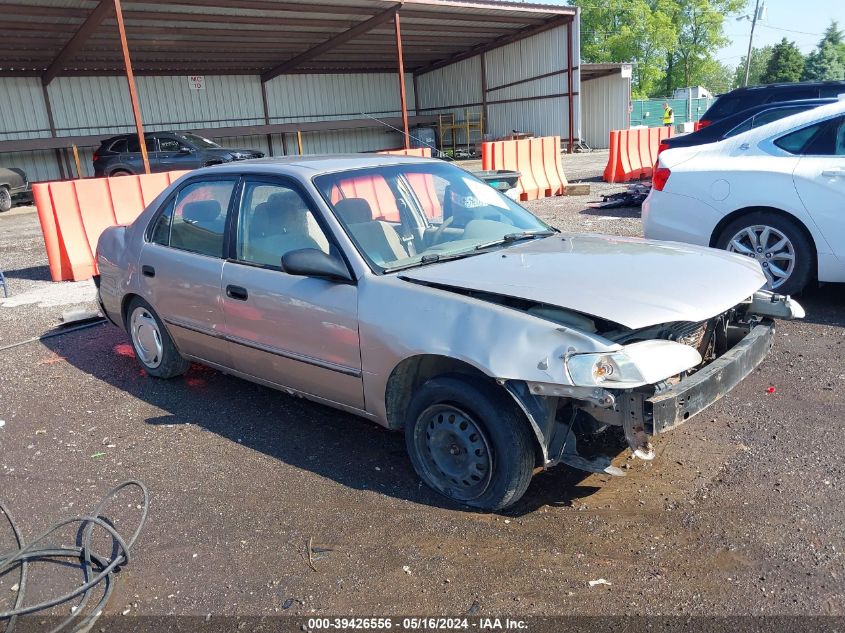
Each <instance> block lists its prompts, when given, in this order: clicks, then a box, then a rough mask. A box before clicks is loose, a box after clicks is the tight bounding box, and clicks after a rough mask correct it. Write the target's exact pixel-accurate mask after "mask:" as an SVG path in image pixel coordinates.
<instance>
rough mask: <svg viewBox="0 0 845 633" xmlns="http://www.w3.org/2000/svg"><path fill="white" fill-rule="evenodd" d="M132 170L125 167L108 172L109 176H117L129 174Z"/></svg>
mask: <svg viewBox="0 0 845 633" xmlns="http://www.w3.org/2000/svg"><path fill="white" fill-rule="evenodd" d="M131 175H132V172H131V171H129V170H127V169H115V170H114V171H113V172H112V173H110V174H109V177H110V178H117V177H118V176H131Z"/></svg>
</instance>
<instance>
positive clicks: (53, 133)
mask: <svg viewBox="0 0 845 633" xmlns="http://www.w3.org/2000/svg"><path fill="white" fill-rule="evenodd" d="M41 92H42V94H43V95H44V107H45V108H46V109H47V123H48V124H49V126H50V136H52V137H53V138H56V122H55V119H53V107H52V105H51V104H50V95H49V93H48V92H47V86H45V85H44V84H42V85H41ZM54 151H55V153H56V162H57V163H58V165H59V176H60V177H61V179H62V180H64V179H65V178H67V176H65V166H64V164H63V163H62V152H61V150H59V149H58V148H56V149H55V150H54Z"/></svg>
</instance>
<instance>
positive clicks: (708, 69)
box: [697, 60, 734, 95]
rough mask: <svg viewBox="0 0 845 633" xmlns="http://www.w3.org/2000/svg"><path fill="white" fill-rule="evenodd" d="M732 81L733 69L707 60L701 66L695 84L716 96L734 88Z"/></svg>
mask: <svg viewBox="0 0 845 633" xmlns="http://www.w3.org/2000/svg"><path fill="white" fill-rule="evenodd" d="M733 81H734V73H733V69H731V68H729V67H728V66H726V65H725V64H723V63H721V62H718V61H716V60H709V61H708V62H707V63H705V64H703V65H702V68H701V72H700V75H699V81H698V82H697V83H698V84H699V85H701V86H704V87H705V88H707V89H708V90H709V91H710V92H712V93H713V94H714V95H717V94H722V93H723V92H729V91H730V90H731V89H732V88H733V87H734V86H733Z"/></svg>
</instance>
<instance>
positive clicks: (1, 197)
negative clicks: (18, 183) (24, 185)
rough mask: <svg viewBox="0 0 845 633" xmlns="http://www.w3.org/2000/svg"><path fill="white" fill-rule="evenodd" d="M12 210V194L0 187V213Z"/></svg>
mask: <svg viewBox="0 0 845 633" xmlns="http://www.w3.org/2000/svg"><path fill="white" fill-rule="evenodd" d="M11 208H12V194H11V193H10V192H9V189H8V188H6V187H0V213H2V212H3V211H8V210H9V209H11Z"/></svg>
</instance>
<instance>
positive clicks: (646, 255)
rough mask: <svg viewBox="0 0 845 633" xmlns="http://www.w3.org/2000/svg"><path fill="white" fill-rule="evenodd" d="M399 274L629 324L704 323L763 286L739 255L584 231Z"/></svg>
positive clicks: (750, 261)
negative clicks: (583, 232) (584, 232)
mask: <svg viewBox="0 0 845 633" xmlns="http://www.w3.org/2000/svg"><path fill="white" fill-rule="evenodd" d="M401 277H403V278H406V279H411V280H415V281H422V282H428V283H433V284H437V285H442V286H451V287H454V288H462V289H468V290H477V291H482V292H490V293H495V294H498V295H506V296H512V297H518V298H521V299H527V300H530V301H537V302H539V303H546V304H549V305H553V306H558V307H561V308H568V309H570V310H574V311H577V312H581V313H583V314H587V315H590V316H594V317H599V318H601V319H606V320H608V321H613V322H615V323H619V324H621V325H624V326H626V327H629V328H632V329H636V328H641V327H647V326H650V325H657V324H659V323H670V322H672V321H692V322H699V321H704V320H706V319H709V318H711V317H713V316H715V315H717V314H721V313H722V312H724V311H726V310H728V309H729V308H731V307H733V306H735V305H736V304H737V303H739V302H741V301H743V300H745V299H747V298H748V297H750V296H751V295H752V294H753V293H754V292H755V291H756V290H759V289H760V288H761V287H762V286H763V285H764V284H765V283H766V278H765V277H764V276H763V272H762V270H761V269H760V265H759V264H758V263H757V262H756V261H755V260H753V259H750V258H748V257H743V256H741V255H734V254H731V253H728V252H726V251H720V250H715V249H712V248H705V247H701V246H693V245H690V244H681V243H678V242H657V241H652V240H644V239H639V238H626V237H611V236H606V235H591V234H556V235H553V236H550V237H547V238H545V239H539V240H533V241H530V242H522V243H519V244H515V245H513V246H511V247H509V248H503V249H500V250H495V251H492V252H489V253H485V254H483V255H477V256H474V257H468V258H465V259H457V260H453V261H446V262H442V263H437V264H430V265H428V266H425V267H422V268H415V269H411V270H408V271H404V272H402V273H401Z"/></svg>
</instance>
